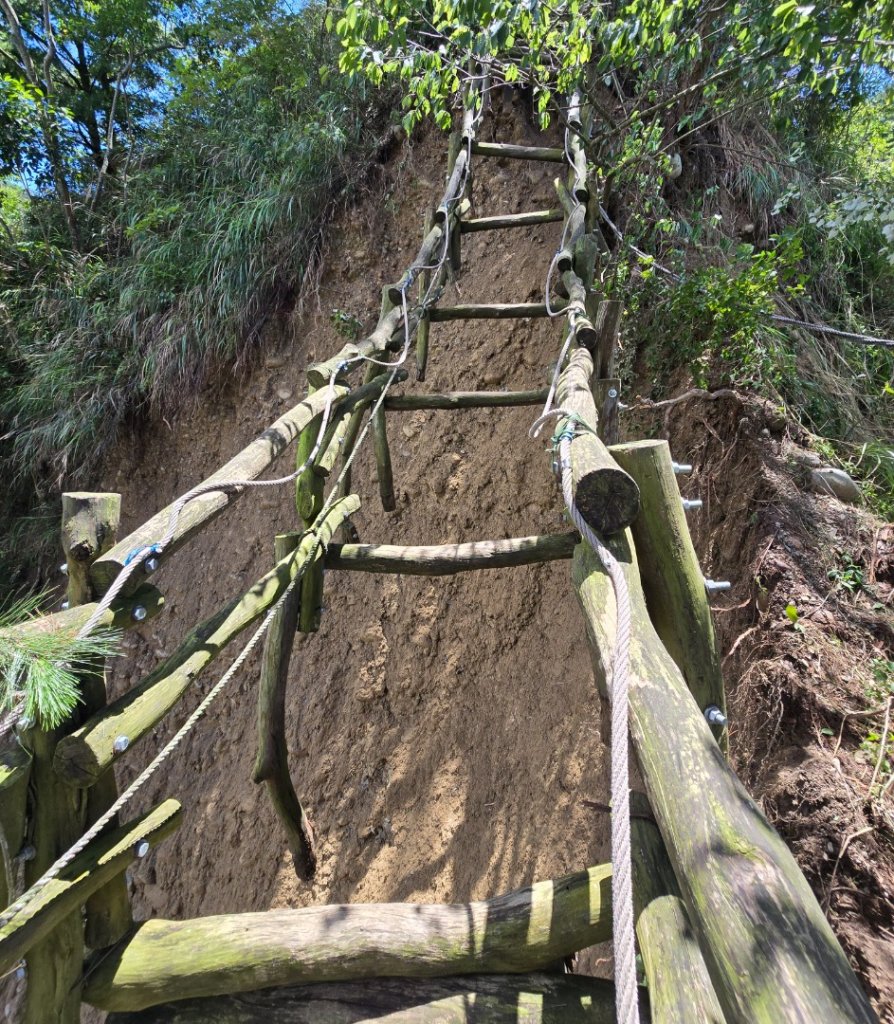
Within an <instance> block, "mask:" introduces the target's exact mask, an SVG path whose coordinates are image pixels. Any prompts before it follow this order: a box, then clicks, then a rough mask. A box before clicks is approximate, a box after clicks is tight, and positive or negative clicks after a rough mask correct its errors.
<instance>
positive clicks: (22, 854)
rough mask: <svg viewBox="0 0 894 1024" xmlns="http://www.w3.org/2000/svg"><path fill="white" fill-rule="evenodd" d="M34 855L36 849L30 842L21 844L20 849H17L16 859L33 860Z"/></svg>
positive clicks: (35, 854)
mask: <svg viewBox="0 0 894 1024" xmlns="http://www.w3.org/2000/svg"><path fill="white" fill-rule="evenodd" d="M36 856H37V850H35V848H34V847H33V846H32V845H31V844H30V843H28V844H26V845H25V846H23V847H22V848H21V850H19V855H18V859H19V860H22V861H26V860H34V858H35V857H36Z"/></svg>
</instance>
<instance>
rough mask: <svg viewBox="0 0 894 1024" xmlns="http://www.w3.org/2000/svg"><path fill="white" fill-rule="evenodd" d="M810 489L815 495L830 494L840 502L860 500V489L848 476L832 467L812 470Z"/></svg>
mask: <svg viewBox="0 0 894 1024" xmlns="http://www.w3.org/2000/svg"><path fill="white" fill-rule="evenodd" d="M810 488H811V490H813V491H816V493H817V494H832V495H834V496H835V497H836V498H838V499H840V500H841V501H847V502H854V501H858V500H859V498H860V488H859V487H858V486H857V484H856V483H855V482H854V480H853V478H852V477H851V476H850V474H849V473H846V472H845V471H844V470H843V469H837V468H835V467H833V466H825V467H823V468H822V469H812V470H811V471H810Z"/></svg>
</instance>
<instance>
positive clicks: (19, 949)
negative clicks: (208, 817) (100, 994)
mask: <svg viewBox="0 0 894 1024" xmlns="http://www.w3.org/2000/svg"><path fill="white" fill-rule="evenodd" d="M179 824H180V804H179V803H178V802H177V801H176V800H166V801H164V803H162V804H159V805H158V806H157V807H155V808H154V809H153V810H150V811H147V812H146V813H145V814H142V815H140V816H139V817H138V818H135V819H134V820H133V821H129V822H127V824H126V825H122V826H119V827H117V828H115V829H113V830H112V831H110V832H106V833H103V835H101V836H99V837H98V838H96V839H94V840H93V842H92V843H90V845H89V846H87V848H86V849H84V850H82V851H81V853H79V854H78V855H77V857H75V858H74V860H72V862H71V863H70V864H68V865H66V867H64V868H63V869H62V871H61V872H60V873H59V875H58V876H57V877H56V878H54V879H51V880H50V881H49V882H47V883H45V884H44V885H43V886H41V888H40V889H39V890H37V891H36V892H35V894H34V896H33V898H31V899H29V900H28V901H27V902H26V903H23V906H22V908H21V909H20V910H18V911H17V912H16V913H14V914H12V915H11V916H10V918H9V919H8V920H5V921H4V923H3V925H2V926H0V973H5V972H6V971H7V970H9V968H10V967H13V966H14V965H15V964H16V963H18V961H19V960H20V959H21V958H22V957H23V956H25V955H26V954H27V953H29V951H31V950H32V949H33V948H34V947H35V946H36V945H37V944H39V943H41V942H42V941H43V940H45V939H46V938H47V936H49V935H51V934H52V933H53V932H54V930H56V929H58V928H59V927H60V925H61V924H63V923H64V922H65V921H67V920H69V919H70V918H71V917H72V916H75V917H77V916H78V911H79V909H80V907H82V906H83V905H84V904H85V903H86V902H87V900H88V898H89V897H90V896H91V895H92V894H93V893H95V892H97V891H98V890H99V889H101V888H102V887H103V886H105V885H107V884H108V882H109V880H110V879H112V878H115V877H116V876H120V875H123V874H124V871H125V869H126V868H127V866H128V865H129V864H130V863H131V862H132V861H133V860H135V859H136V857H137V854H136V852H135V850H136V845H137V843H138V842H140V841H141V840H145V841H146V842H148V843H149V845H150V846H151V847H154V846H157V845H158V843H159V842H161V840H162V839H164V837H165V836H168V835H170V834H171V832H173V831H174V829H176V828H177V826H178V825H179ZM76 838H78V837H76ZM63 852H64V851H63ZM47 866H49V865H47ZM27 897H28V894H27V893H25V894H24V896H23V897H22V900H23V901H24V900H25V899H27ZM17 902H18V901H17ZM56 966H57V971H58V973H60V974H61V973H62V971H61V968H62V967H63V965H62V964H57V965H56ZM77 966H78V978H80V975H81V970H82V966H83V965H82V962H81V961H78V965H77ZM34 982H35V977H34V975H33V974H32V973H31V971H30V970H29V978H28V983H29V986H30V985H33V984H34ZM57 984H58V983H54V982H52V981H50V982H49V983H48V987H47V988H45V989H43V988H42V990H40V991H38V993H37V995H39V996H40V997H41V998H43V999H44V1000H45V1003H44V1011H45V1012H44V1016H43V1017H42V1018H41V1017H40V1016H39V1015H38V1016H37V1017H35V1019H36V1020H43V1021H44V1022H46V1021H49V1020H52V1021H53V1022H54V1024H55V1021H56V1018H55V1017H51V1016H49V1015H48V1014H49V1010H48V1007H49V1001H48V995H49V991H50V989H52V988H53V987H55V986H56V985H57Z"/></svg>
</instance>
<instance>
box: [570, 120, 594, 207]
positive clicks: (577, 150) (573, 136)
mask: <svg viewBox="0 0 894 1024" xmlns="http://www.w3.org/2000/svg"><path fill="white" fill-rule="evenodd" d="M568 149H569V150H570V152H571V160H572V164H573V169H572V171H571V175H570V178H571V191H572V192H573V193H574V197H575V199H577V201H578V202H579V203H580V204H581V205H582V206H584V207H586V204H587V203H588V202H589V199H590V186H589V185H588V184H587V154H586V150H585V149H584V144H583V140H582V139H581V137H580V135H579V134H578V133H577V132H569V133H568Z"/></svg>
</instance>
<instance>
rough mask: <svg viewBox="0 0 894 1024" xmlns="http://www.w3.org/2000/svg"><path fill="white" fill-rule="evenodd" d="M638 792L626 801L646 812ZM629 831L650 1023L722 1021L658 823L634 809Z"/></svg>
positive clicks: (712, 1023)
mask: <svg viewBox="0 0 894 1024" xmlns="http://www.w3.org/2000/svg"><path fill="white" fill-rule="evenodd" d="M640 796H641V794H639V793H632V794H631V805H632V806H633V807H636V808H637V810H638V811H639V812H642V811H646V812H648V810H649V803H648V800H646V798H645V797H644V796H643V797H642V799H641V800H640V799H637V798H638V797H640ZM630 832H631V835H630V845H631V853H632V862H633V899H634V916H635V920H636V934H637V938H638V939H639V948H640V952H641V953H642V957H643V966H644V967H645V972H646V983H647V984H648V991H649V1007H650V1009H651V1012H652V1024H693V1022H696V1021H697V1022H698V1024H725V1021H724V1016H723V1011H722V1010H721V1009H720V1003H719V1002H718V1001H717V995H716V994H715V992H714V986H713V985H712V984H711V978H710V976H709V974H708V968H707V967H706V966H705V960H704V957H703V956H702V952H701V950H700V949H699V945H698V942H697V941H696V938H695V935H694V933H693V930H692V925H691V924H690V922H689V916H688V914H687V913H686V907H685V906H684V904H683V901H682V900H681V899H680V890H679V888H678V886H677V880H676V878H675V877H674V872H673V868H672V867H671V866H670V861H669V860H668V859H667V851H666V850H665V848H664V843H663V842H662V840H661V833H660V832H659V831H658V826H657V825H655V823H654V822H653V821H650V820H648V817H647V816H645V815H644V814H643V813H637V814H636V815H635V816H633V817H631V821H630Z"/></svg>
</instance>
